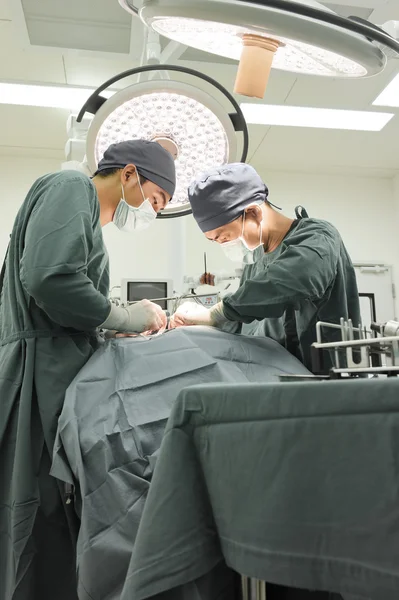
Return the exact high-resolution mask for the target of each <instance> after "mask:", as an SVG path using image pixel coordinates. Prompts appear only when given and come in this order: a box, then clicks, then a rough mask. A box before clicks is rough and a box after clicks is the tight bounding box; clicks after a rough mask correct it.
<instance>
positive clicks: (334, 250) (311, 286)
mask: <svg viewBox="0 0 399 600" xmlns="http://www.w3.org/2000/svg"><path fill="white" fill-rule="evenodd" d="M337 261H338V244H337V240H336V239H335V238H334V236H333V235H330V234H329V233H328V232H326V233H321V232H320V233H313V234H312V235H311V236H309V237H308V238H307V239H306V240H304V241H302V242H301V243H299V244H292V245H290V246H288V247H287V248H286V249H285V250H284V251H283V252H282V253H281V254H280V256H279V257H278V258H277V259H276V260H275V261H274V262H273V263H271V264H270V265H268V266H267V267H265V270H264V271H262V272H260V273H259V272H258V273H257V274H256V275H255V276H254V277H252V278H249V279H247V280H246V281H244V282H242V284H241V286H240V287H239V289H238V290H237V291H236V292H235V293H234V294H232V295H231V296H227V297H226V298H225V299H224V300H223V311H224V314H225V316H226V317H227V318H228V319H229V320H230V321H239V322H242V323H251V322H252V321H254V320H258V321H260V320H262V319H266V318H278V317H281V316H282V315H283V314H284V312H285V311H286V309H287V308H288V307H289V306H291V307H293V308H294V309H299V307H300V305H301V303H303V302H304V301H305V300H310V301H312V300H313V301H316V300H320V299H321V298H322V297H323V296H324V295H325V294H326V293H327V290H328V288H329V286H330V285H331V283H332V281H333V279H334V277H335V273H336V268H337Z"/></svg>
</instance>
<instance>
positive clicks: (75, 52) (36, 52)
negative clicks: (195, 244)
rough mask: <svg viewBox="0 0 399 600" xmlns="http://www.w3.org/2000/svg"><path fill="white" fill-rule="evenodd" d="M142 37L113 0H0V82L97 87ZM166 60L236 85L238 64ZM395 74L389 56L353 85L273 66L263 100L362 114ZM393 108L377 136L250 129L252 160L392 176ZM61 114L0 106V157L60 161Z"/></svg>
mask: <svg viewBox="0 0 399 600" xmlns="http://www.w3.org/2000/svg"><path fill="white" fill-rule="evenodd" d="M327 6H329V7H331V8H332V9H333V10H335V11H336V12H338V13H340V14H341V15H343V16H349V15H357V16H360V17H363V18H368V19H370V20H371V21H372V22H374V23H378V24H381V23H383V22H385V21H388V20H390V19H398V20H399V2H398V0H335V2H334V3H328V4H327ZM143 34H144V27H143V26H142V24H141V22H140V21H139V19H137V18H135V17H133V18H132V17H131V16H130V15H129V14H128V13H127V12H125V11H124V10H123V9H122V8H121V7H120V6H119V4H118V0H85V1H84V2H82V0H69V1H68V3H67V2H54V0H0V81H16V82H32V83H33V82H34V83H55V84H57V83H62V84H65V83H67V84H71V85H79V86H80V85H82V86H86V87H87V86H89V87H96V86H98V85H99V84H101V83H102V82H103V81H105V80H106V79H108V78H109V77H111V76H113V75H115V74H117V73H119V72H121V71H123V70H125V69H128V68H131V67H135V66H138V65H139V64H140V57H141V53H142V45H143ZM165 44H166V42H165ZM170 62H173V63H176V64H182V65H185V66H190V67H192V68H194V69H197V70H199V71H202V72H204V73H206V74H208V75H210V76H212V77H214V78H215V79H218V81H220V82H221V83H222V84H223V85H225V86H226V87H227V88H228V89H229V90H230V91H231V90H232V89H233V85H234V79H235V72H236V65H235V64H234V63H233V62H231V61H228V60H225V59H222V58H221V57H217V56H213V55H210V54H206V53H202V52H199V51H196V50H192V49H187V50H185V51H184V52H183V53H182V55H181V56H180V58H179V59H177V58H175V59H174V60H173V59H172V60H170ZM397 72H399V60H397V61H395V60H393V61H391V62H390V63H389V65H388V67H387V69H386V70H385V72H384V73H382V74H381V75H379V76H377V77H374V78H370V79H363V80H360V81H354V80H352V81H342V80H335V79H331V80H330V79H329V80H325V79H324V78H315V77H311V76H300V77H296V76H294V75H292V74H289V73H284V72H281V71H273V73H272V76H271V80H270V83H269V87H268V91H267V95H266V97H265V101H266V102H267V103H270V104H290V105H300V106H314V107H328V108H348V109H357V110H369V109H370V108H371V104H372V102H373V100H374V99H375V98H376V97H377V95H378V94H379V93H380V92H381V91H382V89H383V88H384V87H385V86H386V85H387V84H388V83H389V81H390V80H391V79H392V77H393V76H394V75H395V74H396V73H397ZM237 100H238V101H245V98H238V97H237ZM373 110H382V111H387V109H383V108H379V107H373ZM393 110H394V112H395V109H393ZM388 112H390V110H389V111H388ZM396 112H397V113H398V114H396V116H395V117H394V119H392V121H391V122H390V123H389V124H388V125H387V126H386V127H385V128H384V129H383V131H381V132H378V133H364V132H344V131H334V130H317V129H305V128H289V127H265V126H258V125H257V126H250V138H251V143H250V152H249V159H250V161H251V163H252V164H253V165H254V166H255V167H256V168H258V169H259V170H261V171H262V172H265V171H266V170H267V169H273V170H284V171H286V170H301V171H317V172H339V173H350V174H360V175H362V176H383V177H391V176H393V175H394V174H396V173H398V172H399V152H398V150H397V148H398V144H397V140H398V139H399V109H398V110H397V111H396ZM68 114H69V113H68V111H65V110H60V109H46V108H34V107H20V106H9V105H0V123H1V124H2V127H1V128H0V153H1V154H30V155H37V156H49V157H52V158H59V159H60V161H62V160H63V158H64V145H65V142H66V138H67V136H66V120H67V117H68Z"/></svg>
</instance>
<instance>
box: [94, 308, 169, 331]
mask: <svg viewBox="0 0 399 600" xmlns="http://www.w3.org/2000/svg"><path fill="white" fill-rule="evenodd" d="M166 324H167V318H166V315H165V313H164V312H163V310H162V308H161V307H160V306H158V304H154V303H153V302H150V301H149V300H141V301H140V302H136V303H135V304H129V305H128V306H115V304H111V311H110V313H109V315H108V318H107V319H106V320H105V321H104V323H103V324H102V325H100V327H101V328H102V329H114V330H115V331H118V332H120V333H122V332H123V333H142V332H143V331H159V330H162V329H165V328H166Z"/></svg>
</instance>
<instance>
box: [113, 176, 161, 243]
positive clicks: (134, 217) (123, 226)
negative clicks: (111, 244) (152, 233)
mask: <svg viewBox="0 0 399 600" xmlns="http://www.w3.org/2000/svg"><path fill="white" fill-rule="evenodd" d="M137 181H138V184H139V186H140V191H141V195H142V196H143V204H140V206H139V207H137V208H136V207H135V206H130V204H128V203H127V202H126V200H125V190H124V189H123V186H122V198H121V199H120V202H119V204H118V206H117V208H116V211H115V214H114V217H113V219H112V221H113V223H114V224H115V225H116V226H117V228H118V229H120V230H121V231H126V232H132V231H142V230H143V229H147V227H149V226H150V225H151V223H153V222H154V221H155V219H156V218H157V213H156V212H155V210H154V209H153V207H152V204H151V202H150V201H149V200H148V198H146V197H145V196H144V192H143V188H142V187H141V183H140V179H139V177H138V176H137Z"/></svg>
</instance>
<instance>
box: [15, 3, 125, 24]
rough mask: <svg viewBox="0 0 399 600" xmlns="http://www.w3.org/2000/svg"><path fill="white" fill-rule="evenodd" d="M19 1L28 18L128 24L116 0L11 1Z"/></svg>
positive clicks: (123, 11)
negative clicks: (65, 0) (64, 0)
mask: <svg viewBox="0 0 399 600" xmlns="http://www.w3.org/2000/svg"><path fill="white" fill-rule="evenodd" d="M11 1H12V2H18V1H20V2H21V4H22V8H23V10H24V13H25V15H26V16H27V17H28V18H30V17H45V18H46V19H55V20H56V19H60V20H61V19H66V20H71V19H74V20H76V21H78V20H80V19H82V20H85V21H88V22H108V23H115V24H122V25H123V24H124V25H129V24H130V16H129V13H128V12H126V11H125V10H124V9H123V8H122V7H121V6H120V5H119V3H118V0H84V1H83V2H82V0H68V2H54V0H11Z"/></svg>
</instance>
